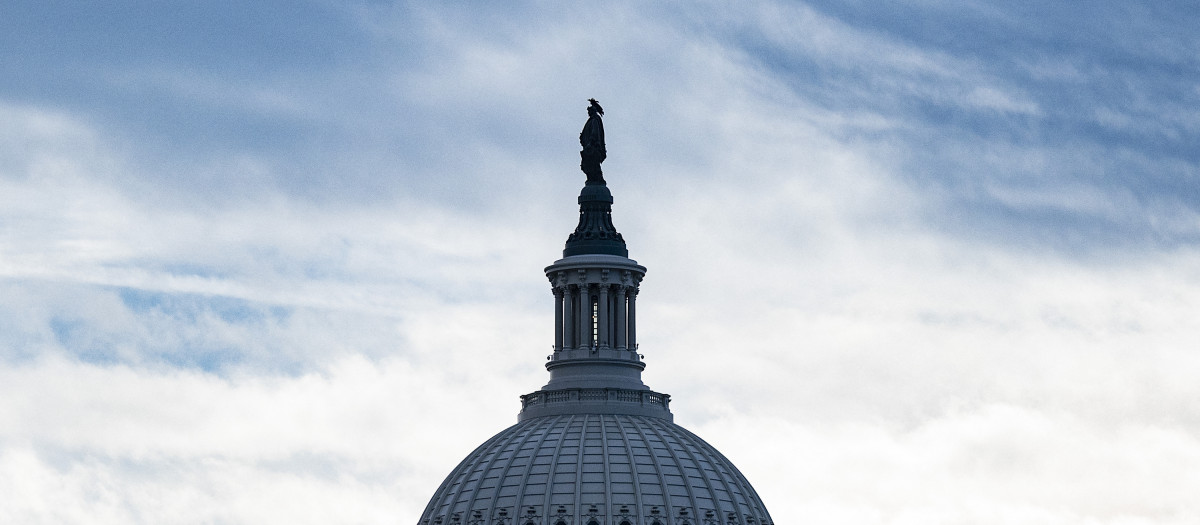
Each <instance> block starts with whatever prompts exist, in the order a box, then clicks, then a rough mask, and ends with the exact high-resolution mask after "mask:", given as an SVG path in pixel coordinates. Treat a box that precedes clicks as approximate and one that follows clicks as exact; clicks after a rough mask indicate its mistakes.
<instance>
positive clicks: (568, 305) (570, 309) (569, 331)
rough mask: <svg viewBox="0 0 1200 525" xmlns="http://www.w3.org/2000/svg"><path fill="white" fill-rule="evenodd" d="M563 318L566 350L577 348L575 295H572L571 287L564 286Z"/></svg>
mask: <svg viewBox="0 0 1200 525" xmlns="http://www.w3.org/2000/svg"><path fill="white" fill-rule="evenodd" d="M563 295H564V296H565V297H563V317H564V319H562V320H561V321H562V322H561V323H559V326H560V328H561V329H562V330H563V331H564V332H565V333H564V334H563V345H564V346H565V347H566V348H575V347H576V346H577V345H576V343H575V341H576V339H575V295H574V294H572V293H571V287H570V286H566V285H564V286H563Z"/></svg>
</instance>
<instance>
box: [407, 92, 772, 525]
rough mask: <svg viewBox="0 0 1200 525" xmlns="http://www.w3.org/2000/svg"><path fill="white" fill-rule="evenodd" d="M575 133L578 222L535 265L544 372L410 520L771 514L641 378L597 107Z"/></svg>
mask: <svg viewBox="0 0 1200 525" xmlns="http://www.w3.org/2000/svg"><path fill="white" fill-rule="evenodd" d="M588 114H589V119H588V122H587V124H586V125H585V126H584V129H583V133H581V134H580V143H581V145H582V146H583V151H581V152H580V155H581V157H582V161H583V162H582V164H581V166H580V167H581V169H582V170H583V171H584V173H585V174H586V175H587V183H586V184H585V185H584V187H583V190H582V192H580V194H579V225H578V226H576V227H575V232H574V233H572V234H570V236H569V237H568V238H567V243H566V247H565V249H564V250H563V257H562V258H561V259H559V260H557V261H554V264H551V265H550V266H547V267H546V269H545V272H546V277H547V278H548V279H549V280H550V284H551V287H552V290H553V292H554V353H553V354H552V355H551V356H550V357H549V360H548V361H547V362H546V369H547V370H548V371H549V372H550V381H549V382H548V383H546V385H545V386H543V387H542V388H541V389H540V390H537V391H535V392H533V393H530V394H526V395H523V396H521V412H520V414H519V415H518V417H517V424H515V425H513V426H511V427H509V428H507V429H505V430H503V431H501V432H500V433H499V434H496V435H495V436H493V437H492V438H491V439H489V440H487V441H485V442H484V443H483V444H482V445H480V446H479V448H476V449H475V450H474V451H472V452H471V453H470V454H468V455H467V457H466V459H463V460H462V462H461V463H459V465H458V466H457V467H455V468H454V470H453V471H451V472H450V475H449V476H446V480H445V481H443V482H442V484H441V486H440V487H438V489H437V491H436V492H434V494H433V497H432V498H430V500H429V504H428V505H427V506H426V507H425V511H424V513H422V515H421V519H420V525H735V524H736V525H773V522H772V521H771V516H770V514H768V513H767V509H766V507H765V506H764V505H763V502H762V500H761V499H760V498H759V497H758V494H757V493H755V492H754V488H753V487H751V486H750V483H749V482H748V481H746V478H745V476H743V475H742V474H741V472H738V469H737V467H735V466H733V463H731V462H730V461H729V460H728V459H726V458H725V456H723V455H721V453H720V452H718V451H717V449H715V448H713V447H712V445H709V444H708V443H705V442H704V440H702V439H700V438H699V437H697V436H696V435H695V434H693V433H691V432H688V431H687V430H686V429H684V428H683V427H681V426H679V425H676V424H675V422H674V417H673V416H672V414H671V409H670V402H671V396H669V395H667V394H663V393H660V392H655V391H653V390H651V389H650V388H649V387H647V386H646V385H645V384H643V383H642V379H641V375H642V370H644V369H645V368H646V364H645V362H643V361H642V356H641V355H640V354H639V353H638V344H637V296H638V289H639V287H640V286H641V282H642V278H643V277H644V276H645V275H646V268H645V267H644V266H641V265H639V264H638V263H637V261H634V260H632V259H630V258H629V251H628V250H627V249H626V247H625V240H624V239H623V238H622V237H621V234H620V233H618V232H617V230H616V228H614V227H613V222H612V203H613V198H612V193H610V192H609V190H608V187H607V185H606V183H605V181H604V177H603V174H602V173H601V170H600V163H601V162H603V161H604V158H605V157H606V155H607V153H606V151H605V147H604V127H603V123H602V121H601V116H602V115H603V114H604V112H603V109H601V108H600V105H599V104H598V103H597V102H596V101H595V100H592V101H591V107H589V108H588Z"/></svg>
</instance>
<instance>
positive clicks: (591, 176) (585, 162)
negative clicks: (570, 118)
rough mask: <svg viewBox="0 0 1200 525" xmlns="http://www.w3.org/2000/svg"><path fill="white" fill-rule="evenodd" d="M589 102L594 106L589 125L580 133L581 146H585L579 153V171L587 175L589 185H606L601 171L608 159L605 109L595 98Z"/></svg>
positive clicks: (589, 114) (589, 109)
mask: <svg viewBox="0 0 1200 525" xmlns="http://www.w3.org/2000/svg"><path fill="white" fill-rule="evenodd" d="M588 102H591V103H592V105H590V106H588V120H587V124H584V125H583V131H582V132H581V133H579V145H580V146H583V150H582V151H580V152H579V158H580V159H581V160H580V163H579V169H581V170H583V173H585V174H586V175H587V182H588V184H592V183H599V184H604V172H602V171H600V163H601V162H604V159H605V158H606V157H608V152H607V151H606V150H605V149H604V121H603V120H601V119H600V117H601V116H602V115H604V108H602V107H600V103H599V102H596V99H594V98H589V99H588Z"/></svg>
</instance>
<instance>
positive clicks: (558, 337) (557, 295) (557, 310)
mask: <svg viewBox="0 0 1200 525" xmlns="http://www.w3.org/2000/svg"><path fill="white" fill-rule="evenodd" d="M562 349H563V289H562V288H560V287H558V286H555V287H554V351H555V352H561V351H562Z"/></svg>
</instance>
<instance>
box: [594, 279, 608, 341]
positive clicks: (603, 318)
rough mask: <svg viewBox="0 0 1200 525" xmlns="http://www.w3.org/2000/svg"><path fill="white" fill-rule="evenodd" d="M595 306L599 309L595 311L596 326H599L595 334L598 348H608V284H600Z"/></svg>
mask: <svg viewBox="0 0 1200 525" xmlns="http://www.w3.org/2000/svg"><path fill="white" fill-rule="evenodd" d="M596 307H597V310H599V312H597V313H598V314H599V319H597V320H596V326H597V327H598V328H599V330H597V332H598V333H597V334H596V335H597V336H598V337H599V338H600V341H599V346H600V348H608V340H609V336H608V285H606V284H601V285H600V299H599V302H597V303H596Z"/></svg>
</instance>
